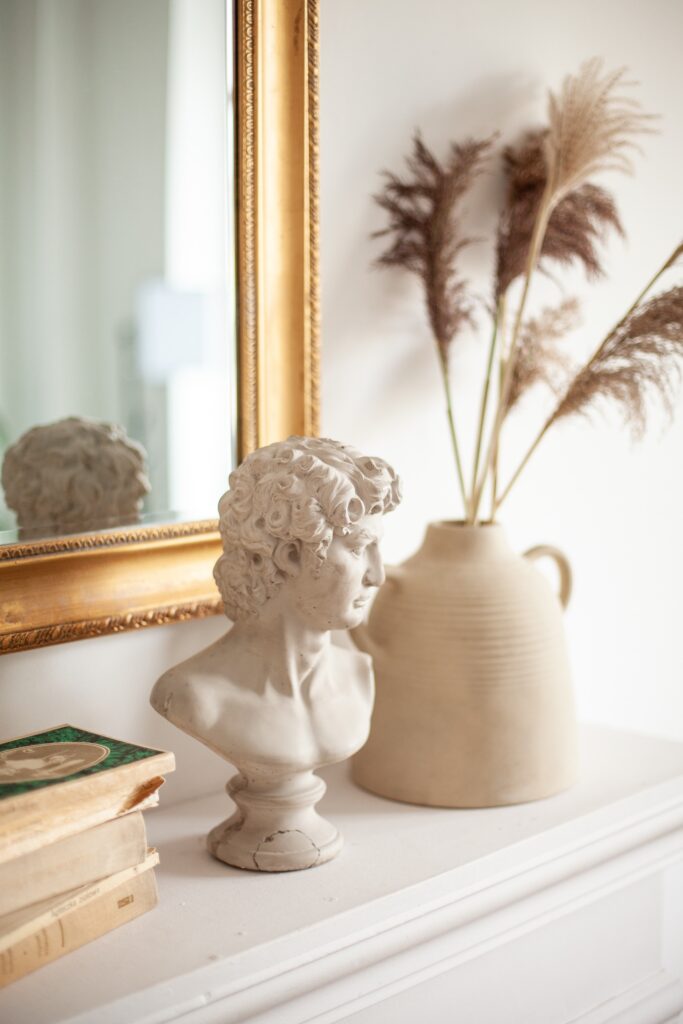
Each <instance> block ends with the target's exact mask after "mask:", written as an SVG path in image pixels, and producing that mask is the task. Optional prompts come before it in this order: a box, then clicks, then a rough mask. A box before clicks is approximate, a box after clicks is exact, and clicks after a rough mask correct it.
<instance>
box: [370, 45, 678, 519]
mask: <svg viewBox="0 0 683 1024" xmlns="http://www.w3.org/2000/svg"><path fill="white" fill-rule="evenodd" d="M631 84H632V83H631V82H629V81H628V79H627V77H626V71H625V70H624V69H623V68H622V69H617V70H616V71H605V70H604V68H603V65H602V62H601V61H600V60H599V59H597V58H594V59H593V60H589V61H587V62H586V63H584V64H583V65H582V67H581V68H580V69H579V71H578V73H577V74H575V75H570V76H568V77H567V78H565V80H564V82H563V83H562V86H561V88H560V90H559V91H558V93H556V94H554V93H550V94H549V99H548V123H547V126H546V127H544V128H541V129H536V130H534V131H531V132H528V133H527V135H526V136H525V137H524V138H523V139H522V141H521V143H519V144H518V145H517V146H515V147H507V148H506V149H505V150H504V151H503V171H504V175H505V180H506V192H505V198H504V202H503V205H502V209H501V211H500V216H499V221H498V229H497V234H496V252H495V273H494V280H493V300H494V301H493V303H492V309H491V319H492V328H493V329H492V332H491V341H490V344H489V349H488V355H487V359H486V362H485V364H484V365H485V375H484V380H483V386H482V391H481V400H480V403H479V405H480V407H479V417H478V429H477V433H476V434H475V444H474V449H473V454H474V457H473V463H472V469H471V484H470V487H469V490H468V488H467V487H466V486H465V482H464V476H463V472H462V464H461V458H460V452H459V445H458V440H457V436H456V430H455V421H454V415H453V402H452V396H451V390H450V383H449V376H448V355H449V351H450V348H451V345H452V343H453V341H454V339H455V338H456V337H457V336H458V334H459V332H461V331H462V329H463V328H464V327H465V326H467V325H473V326H474V300H473V298H472V296H471V294H470V291H469V286H468V283H467V282H466V281H465V280H464V279H463V277H462V276H461V275H460V273H459V271H458V262H459V257H460V255H461V253H462V251H463V249H464V248H465V247H466V246H468V245H470V244H471V242H472V239H470V238H468V237H466V236H465V233H464V232H463V229H462V216H461V209H462V200H463V198H464V196H465V195H466V193H467V191H468V189H469V188H470V187H471V185H472V184H473V183H474V181H475V179H476V178H477V176H478V175H479V174H480V173H481V172H482V170H483V168H484V166H485V163H486V161H487V160H488V158H489V157H490V155H491V151H492V147H493V139H492V138H488V139H469V140H467V141H466V142H464V143H460V144H454V145H452V146H451V148H450V150H449V153H448V156H447V157H446V159H445V160H444V161H443V162H440V161H439V160H438V159H437V158H436V157H435V156H434V154H433V153H432V152H431V151H430V150H429V149H428V148H427V146H426V145H425V143H424V142H423V140H422V138H421V137H420V135H419V134H416V135H415V137H414V139H413V145H412V149H411V152H410V155H409V157H408V159H407V172H406V174H405V176H403V177H401V176H399V175H395V174H389V173H386V174H385V183H384V186H383V188H382V189H381V191H380V193H379V194H378V195H376V196H375V200H376V202H377V203H378V205H379V206H380V207H381V209H382V210H383V211H384V213H385V214H386V216H387V221H386V226H385V227H384V229H383V230H381V231H378V232H376V234H375V235H374V236H373V237H376V238H383V239H385V240H386V247H385V249H384V251H383V252H382V253H381V255H380V256H379V258H378V260H377V261H376V262H377V265H379V266H382V267H402V268H403V269H404V270H407V271H409V272H410V273H412V274H415V275H417V276H418V277H419V279H420V280H421V282H422V285H423V290H424V295H425V303H426V307H427V313H428V317H429V324H430V327H431V331H432V334H433V336H434V340H435V342H436V349H437V352H438V355H439V363H440V368H441V376H442V380H443V384H444V391H445V397H446V405H447V414H448V422H449V426H450V432H451V439H452V444H453V450H454V454H455V463H456V468H457V475H458V482H459V486H460V493H461V497H462V501H463V504H464V506H465V511H466V518H467V521H468V522H470V523H476V522H478V520H479V507H480V503H481V500H482V494H483V492H484V488H485V485H486V482H487V480H488V479H489V476H490V479H491V483H492V486H491V497H492V512H491V514H492V517H493V516H494V515H495V513H496V511H497V509H498V508H499V506H500V504H501V503H502V501H503V500H504V499H505V497H506V496H507V494H508V493H509V491H510V489H511V487H512V486H513V485H514V483H515V481H516V480H517V478H518V477H519V474H520V473H521V472H522V470H523V469H524V467H525V466H526V464H527V462H528V460H529V458H530V457H531V455H532V454H533V452H534V451H535V450H536V448H537V447H538V444H539V443H540V441H541V440H542V438H543V437H544V436H545V434H546V433H547V431H548V429H549V428H550V427H551V426H552V425H553V424H554V423H556V422H558V421H559V420H561V419H565V418H567V417H569V416H572V415H589V414H590V413H591V412H592V411H593V410H597V409H598V408H599V407H601V406H608V405H613V406H616V407H617V408H618V409H619V410H620V411H621V413H622V415H623V416H624V419H625V421H626V422H627V424H628V425H630V427H631V428H632V430H633V432H634V434H636V435H640V434H641V433H642V432H643V430H644V429H645V423H646V416H647V414H648V409H649V405H650V398H651V397H654V396H656V397H658V398H659V399H660V400H661V401H662V402H663V404H664V407H665V408H666V409H668V410H669V411H671V409H672V404H673V397H674V392H675V388H676V385H677V383H678V381H679V378H680V376H681V363H680V357H681V356H682V355H683V286H679V287H673V288H669V289H668V290H667V291H663V292H661V293H660V294H658V295H655V296H654V297H650V298H648V297H647V296H651V295H652V291H653V287H654V285H655V284H656V282H657V281H658V279H659V278H660V277H661V275H662V274H663V273H664V272H665V271H667V270H669V269H670V268H672V267H673V266H674V265H675V264H676V263H677V262H678V261H679V260H680V259H681V258H683V243H682V244H681V245H679V246H677V247H676V249H675V250H674V252H673V253H672V254H671V256H670V257H669V259H668V260H667V261H666V263H664V265H663V266H662V267H660V269H659V270H658V271H657V273H656V274H655V275H654V277H653V278H652V279H651V280H650V281H649V282H648V284H647V285H646V287H645V288H644V289H643V291H642V292H641V294H640V295H639V296H638V298H637V299H636V301H635V302H634V304H633V306H632V307H631V309H630V310H629V311H628V313H627V314H626V315H625V316H624V317H623V318H622V320H621V321H620V322H619V323H618V324H617V326H616V327H615V328H614V329H613V330H612V331H611V332H610V333H609V334H608V336H607V337H606V338H605V339H604V341H603V342H602V344H601V345H600V346H599V347H598V349H597V351H596V352H595V353H594V355H593V356H592V357H591V358H590V359H589V360H588V361H587V362H586V363H585V365H583V366H582V367H581V368H579V369H578V370H577V369H575V368H574V367H573V366H572V365H571V362H570V360H569V358H568V357H567V355H566V354H565V353H564V352H563V351H562V350H561V348H560V347H559V346H558V341H560V339H561V338H562V337H563V336H564V335H565V334H566V333H567V332H568V331H569V330H570V329H571V328H572V327H573V326H574V325H575V323H576V319H577V303H576V301H575V300H573V299H565V300H564V301H563V302H561V303H560V304H559V305H558V306H557V307H554V308H548V309H545V310H543V311H542V312H541V313H540V314H539V315H537V316H535V317H529V316H528V315H527V311H526V304H527V300H528V298H529V292H530V286H531V281H532V278H533V275H534V273H535V271H536V270H540V271H542V272H544V273H546V274H550V272H551V271H552V270H553V269H554V268H556V267H568V266H571V265H579V266H581V267H582V268H583V270H584V271H585V273H586V276H587V277H588V278H589V279H594V278H598V277H600V276H602V275H603V274H604V273H605V268H604V262H603V253H602V248H601V247H602V244H603V242H604V241H605V240H606V238H607V236H608V235H609V233H610V232H612V231H614V232H616V233H617V234H620V235H623V229H622V225H621V221H620V218H619V214H618V212H617V208H616V204H615V201H614V198H613V196H612V195H611V193H610V192H609V191H607V189H606V188H605V187H604V185H603V184H602V183H598V182H596V181H594V180H593V178H594V177H595V176H596V175H599V174H603V173H604V172H607V171H620V172H622V173H630V172H631V171H632V169H633V168H632V157H633V154H634V152H635V151H636V150H637V149H638V140H639V138H640V137H641V136H642V135H644V134H645V133H648V132H651V131H652V130H653V128H652V122H653V118H652V117H650V116H649V115H647V114H645V113H643V111H642V110H641V107H640V105H639V104H638V102H637V101H636V100H635V99H634V98H633V97H632V96H629V95H628V87H629V86H630V85H631ZM520 279H521V282H522V285H521V288H520V291H519V297H517V296H514V301H515V307H514V310H511V308H510V307H511V305H512V302H513V291H512V290H511V285H512V284H513V283H514V282H515V281H517V280H520ZM511 314H512V315H511ZM496 359H497V363H498V365H497V368H496V367H495V366H494V364H495V362H496ZM496 384H497V385H498V386H497V387H496ZM538 384H543V385H546V386H548V387H549V388H550V389H551V390H552V391H554V392H555V393H556V394H557V395H558V398H557V403H556V405H555V408H554V409H553V411H552V412H551V414H550V416H549V417H548V418H547V419H546V421H545V423H544V425H543V427H542V429H541V431H540V433H539V434H538V435H537V437H536V438H535V440H534V442H533V444H532V445H531V446H530V448H529V450H528V451H527V453H526V455H525V456H524V458H523V459H522V461H521V463H520V464H519V466H518V467H517V470H516V471H515V473H514V474H513V476H512V478H511V480H510V482H509V483H508V485H507V487H506V488H505V490H504V491H503V493H502V495H501V496H500V497H498V454H499V450H500V442H501V431H502V428H503V425H504V422H505V419H506V417H507V415H508V413H509V412H510V411H511V410H512V409H514V408H515V407H516V406H517V405H518V403H519V402H520V400H521V399H522V398H523V397H524V395H525V394H526V393H527V392H528V391H529V390H530V389H531V388H532V387H534V386H536V385H538ZM490 394H491V395H497V397H496V398H495V399H494V400H495V401H496V408H495V413H494V414H493V415H490V413H491V410H490V409H489V395H490ZM484 451H486V454H485V455H484V456H483V457H482V454H483V452H484Z"/></svg>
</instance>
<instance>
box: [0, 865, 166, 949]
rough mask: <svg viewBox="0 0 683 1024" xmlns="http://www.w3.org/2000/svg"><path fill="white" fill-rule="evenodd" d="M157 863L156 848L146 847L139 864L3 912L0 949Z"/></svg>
mask: <svg viewBox="0 0 683 1024" xmlns="http://www.w3.org/2000/svg"><path fill="white" fill-rule="evenodd" d="M158 863H159V854H158V853H157V851H156V850H153V849H152V850H150V851H149V852H148V854H147V856H146V857H145V859H144V860H143V861H142V862H141V863H140V864H135V865H133V867H129V868H124V870H123V871H117V872H116V873H115V874H113V875H109V876H107V877H106V878H100V879H98V880H97V881H96V882H90V883H88V885H81V886H79V887H78V888H77V889H72V890H70V891H69V892H64V893H61V894H60V895H59V896H52V897H51V898H50V899H48V900H42V901H41V902H40V903H34V904H32V905H31V906H29V907H25V908H23V909H22V910H15V911H14V913H13V914H7V915H6V916H5V917H2V918H0V953H2V952H4V951H5V950H6V949H9V948H10V946H13V945H15V944H16V943H17V942H19V941H20V940H21V939H25V938H28V936H30V935H33V934H34V933H35V932H38V931H40V929H41V928H48V927H49V926H50V925H51V924H53V922H55V921H59V920H60V919H61V918H63V917H66V916H67V915H68V914H70V913H72V912H73V911H74V910H78V909H79V908H81V907H84V906H85V905H86V904H87V903H92V902H93V900H96V899H98V898H99V897H100V896H104V894H105V893H107V892H110V891H111V890H112V889H116V888H117V887H118V886H120V885H123V883H124V882H129V881H130V880H131V879H133V878H135V877H136V876H137V875H141V874H144V872H145V871H149V870H150V868H153V867H154V866H155V865H156V864H158Z"/></svg>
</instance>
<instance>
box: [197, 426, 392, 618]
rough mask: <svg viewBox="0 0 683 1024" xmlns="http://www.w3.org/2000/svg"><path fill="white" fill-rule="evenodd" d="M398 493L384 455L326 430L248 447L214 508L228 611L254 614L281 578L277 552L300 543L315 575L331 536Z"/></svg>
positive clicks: (219, 575) (218, 576) (380, 509)
mask: <svg viewBox="0 0 683 1024" xmlns="http://www.w3.org/2000/svg"><path fill="white" fill-rule="evenodd" d="M400 500H401V491H400V481H399V478H398V476H397V475H396V473H395V472H394V470H393V469H392V468H391V467H390V466H389V465H388V464H387V463H386V462H384V460H383V459H379V458H375V457H371V456H368V455H363V454H361V452H359V451H357V450H356V449H355V448H352V447H350V446H349V445H345V444H341V443H340V442H339V441H332V440H330V439H329V438H311V437H289V438H288V439H287V440H286V441H279V442H276V443H275V444H270V445H268V446H267V447H265V448H259V449H258V450H257V451H255V452H252V453H251V455H248V456H247V458H246V459H245V460H244V461H243V462H242V464H241V465H240V466H238V468H237V469H235V470H234V471H233V472H232V473H231V474H230V490H229V491H227V492H226V493H225V494H224V495H223V497H222V498H221V500H220V502H219V505H218V511H219V515H220V532H221V537H222V540H223V554H222V555H221V557H220V558H219V559H218V561H217V562H216V565H215V568H214V578H215V580H216V583H217V585H218V589H219V590H220V592H221V597H222V598H223V604H224V606H225V613H226V615H227V616H228V617H229V618H231V619H233V620H236V619H244V618H248V617H249V616H252V615H255V614H256V613H257V612H258V610H259V608H260V607H262V606H263V605H264V604H265V602H266V601H268V600H269V598H271V597H272V596H273V595H274V594H275V593H276V592H277V591H278V589H279V588H280V586H281V585H282V583H283V581H284V580H285V578H286V577H285V573H284V572H283V571H282V570H281V569H279V568H278V566H277V565H276V562H275V559H274V554H275V551H276V549H277V548H278V546H279V545H281V544H292V543H298V544H299V545H300V549H301V558H302V563H303V565H304V566H305V567H308V568H309V569H310V571H311V572H312V573H313V574H314V575H315V574H316V573H317V572H319V571H320V567H321V566H322V564H323V562H324V561H325V557H326V554H327V549H328V547H329V545H330V542H331V541H332V538H333V537H334V536H335V535H336V536H347V535H349V534H350V533H352V532H353V530H354V529H356V528H357V527H358V524H359V523H360V521H361V520H362V519H363V518H364V517H365V516H367V515H384V514H385V513H386V512H390V511H392V509H394V508H396V506H397V505H398V504H399V502H400Z"/></svg>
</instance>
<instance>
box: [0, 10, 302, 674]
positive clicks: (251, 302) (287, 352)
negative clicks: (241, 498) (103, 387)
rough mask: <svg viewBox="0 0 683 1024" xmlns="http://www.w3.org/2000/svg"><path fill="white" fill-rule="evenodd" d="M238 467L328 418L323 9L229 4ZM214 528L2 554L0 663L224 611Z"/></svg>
mask: <svg viewBox="0 0 683 1024" xmlns="http://www.w3.org/2000/svg"><path fill="white" fill-rule="evenodd" d="M233 3H234V8H233V10H234V43H235V46H234V50H235V74H234V83H235V104H234V109H235V165H236V188H235V225H236V232H235V234H236V265H237V273H236V277H237V381H238V389H237V390H238V394H237V456H238V458H239V459H241V458H243V457H244V456H245V455H246V454H247V453H248V452H250V451H252V450H253V449H254V448H257V447H260V446H261V445H264V444H269V443H270V442H271V441H274V440H277V439H279V438H282V437H286V436H287V435H289V434H316V433H317V432H318V418H319V298H318V296H319V284H318V123H319V118H318V19H319V0H277V3H272V2H271V0H233ZM220 551H221V542H220V535H219V533H218V524H217V521H216V520H214V519H210V520H202V521H199V522H187V523H182V524H177V525H167V526H152V527H142V526H141V527H135V528H133V529H130V528H129V529H125V530H112V531H107V532H101V533H88V534H82V535H78V536H69V537H60V538H54V539H46V540H42V541H32V542H29V543H17V544H12V545H8V546H6V547H0V591H1V592H2V613H1V614H0V653H3V654H5V653H9V652H12V651H19V650H28V649H30V648H33V647H42V646H45V645H47V644H56V643H64V642H66V641H69V640H79V639H83V638H85V637H92V636H100V635H102V634H106V633H116V632H120V631H122V630H126V629H139V628H141V627H144V626H153V625H162V624H164V623H168V622H177V621H181V620H184V619H191V618H198V617H202V616H205V615H213V614H216V613H218V612H220V611H222V607H221V601H220V597H219V595H218V591H217V589H216V586H215V584H214V582H213V575H212V569H213V565H214V562H215V561H216V559H217V557H218V555H219V554H220Z"/></svg>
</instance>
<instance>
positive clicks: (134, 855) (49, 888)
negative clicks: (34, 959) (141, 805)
mask: <svg viewBox="0 0 683 1024" xmlns="http://www.w3.org/2000/svg"><path fill="white" fill-rule="evenodd" d="M146 855H147V835H146V832H145V821H144V818H143V817H142V814H141V813H140V812H139V811H134V812H132V813H131V814H124V815H122V816H121V817H120V818H114V819H112V820H111V821H106V822H103V823H102V824H101V825H95V826H94V828H89V829H86V830H85V831H84V832H79V833H77V834H76V835H73V836H68V837H67V838H66V839H61V840H58V841H57V842H55V843H49V844H47V845H45V846H42V847H41V848H40V849H38V850H34V851H33V852H32V853H28V854H27V855H26V856H25V857H16V858H14V859H13V860H10V861H8V862H7V863H6V864H0V918H2V917H5V916H6V915H7V914H12V913H14V912H15V911H17V910H21V909H22V908H28V906H29V905H30V904H33V903H39V902H41V901H42V900H46V899H50V898H51V897H54V896H58V895H59V893H62V892H67V891H68V890H70V889H76V888H77V887H78V886H80V885H87V884H88V883H89V882H95V881H97V879H98V878H104V877H105V876H106V875H113V874H115V873H116V872H117V871H123V870H124V868H128V867H132V866H133V865H134V864H139V863H140V862H141V861H143V860H144V859H145V857H146ZM2 931H3V928H2V922H1V921H0V934H2Z"/></svg>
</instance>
